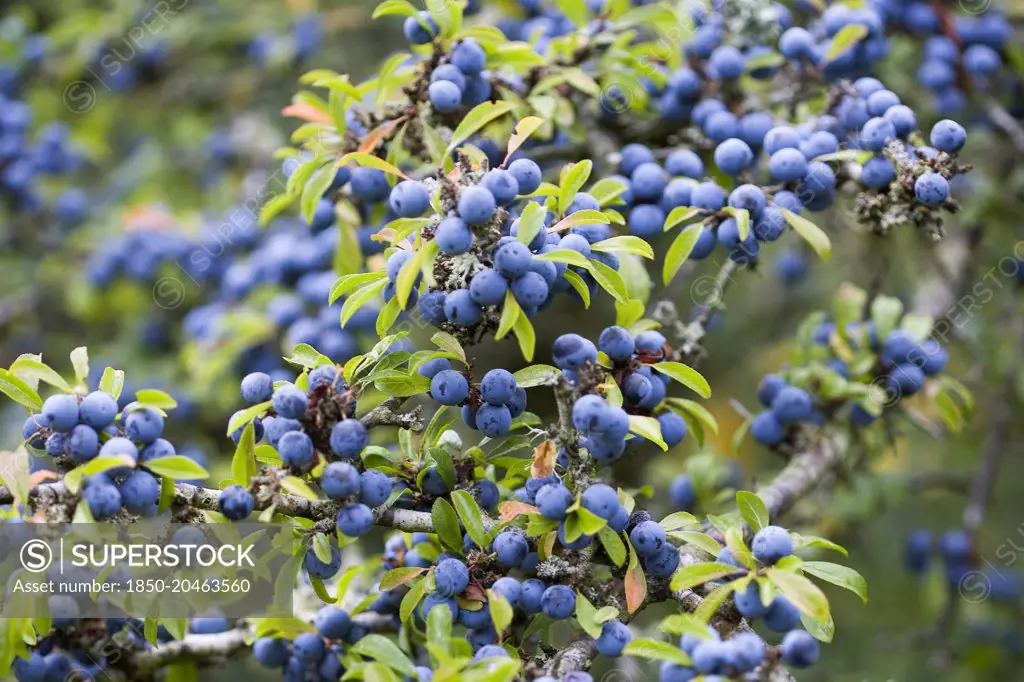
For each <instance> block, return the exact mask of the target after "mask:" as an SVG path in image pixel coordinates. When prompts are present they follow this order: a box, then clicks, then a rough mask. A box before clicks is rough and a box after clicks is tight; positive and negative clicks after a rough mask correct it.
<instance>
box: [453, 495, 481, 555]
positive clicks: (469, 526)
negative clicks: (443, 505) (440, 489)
mask: <svg viewBox="0 0 1024 682" xmlns="http://www.w3.org/2000/svg"><path fill="white" fill-rule="evenodd" d="M451 498H452V503H453V504H454V505H455V511H456V512H458V514H459V518H460V519H461V520H462V525H464V526H465V527H466V532H467V533H469V537H470V538H472V539H473V542H475V543H476V544H477V546H478V547H486V546H487V531H485V530H484V520H483V512H481V511H480V507H478V506H477V504H476V500H474V499H473V496H472V495H470V494H469V493H468V492H466V491H465V490H453V491H452V494H451Z"/></svg>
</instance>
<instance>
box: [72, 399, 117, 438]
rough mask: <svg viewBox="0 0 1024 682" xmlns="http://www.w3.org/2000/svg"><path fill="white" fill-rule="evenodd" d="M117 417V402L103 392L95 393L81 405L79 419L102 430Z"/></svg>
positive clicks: (83, 400)
mask: <svg viewBox="0 0 1024 682" xmlns="http://www.w3.org/2000/svg"><path fill="white" fill-rule="evenodd" d="M116 415H117V401H116V400H114V396H112V395H110V394H108V393H104V392H103V391H93V392H92V393H90V394H88V395H87V396H85V397H84V398H82V403H81V405H79V418H80V419H81V420H82V422H83V423H85V424H88V425H89V426H91V427H93V428H94V429H102V428H104V427H105V426H107V425H109V424H110V423H111V422H113V421H114V417H115V416H116Z"/></svg>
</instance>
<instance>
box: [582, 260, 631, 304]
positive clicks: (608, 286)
mask: <svg viewBox="0 0 1024 682" xmlns="http://www.w3.org/2000/svg"><path fill="white" fill-rule="evenodd" d="M587 269H588V270H589V271H590V274H591V275H592V276H593V278H594V279H595V280H597V283H598V284H599V285H600V286H601V288H602V289H604V290H605V291H607V292H608V293H609V294H611V296H612V298H614V299H615V300H616V301H618V302H620V303H628V302H629V290H628V289H627V288H626V282H625V281H623V279H622V275H620V274H619V273H618V271H617V270H613V269H612V268H611V267H609V266H607V265H605V264H604V263H602V262H600V261H596V260H591V261H590V265H589V267H588V268H587Z"/></svg>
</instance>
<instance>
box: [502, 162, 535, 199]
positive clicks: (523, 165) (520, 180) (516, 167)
mask: <svg viewBox="0 0 1024 682" xmlns="http://www.w3.org/2000/svg"><path fill="white" fill-rule="evenodd" d="M508 172H509V173H511V174H512V177H514V178H515V179H516V184H517V185H518V186H519V193H520V194H531V193H533V192H535V191H536V190H537V188H538V187H540V183H541V180H542V178H543V175H542V173H541V170H540V166H538V165H537V164H536V163H534V162H533V161H531V160H530V159H516V160H515V161H513V162H512V163H511V164H509V167H508Z"/></svg>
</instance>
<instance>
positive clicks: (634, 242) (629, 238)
mask: <svg viewBox="0 0 1024 682" xmlns="http://www.w3.org/2000/svg"><path fill="white" fill-rule="evenodd" d="M590 248H591V249H593V250H594V251H605V252H608V253H633V254H636V255H638V256H643V257H644V258H651V259H653V258H654V249H652V248H651V245H650V244H648V243H647V242H645V241H644V240H643V239H640V237H635V236H633V235H621V236H618V237H611V238H610V239H605V240H602V241H599V242H597V243H596V244H592V245H591V246H590Z"/></svg>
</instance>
